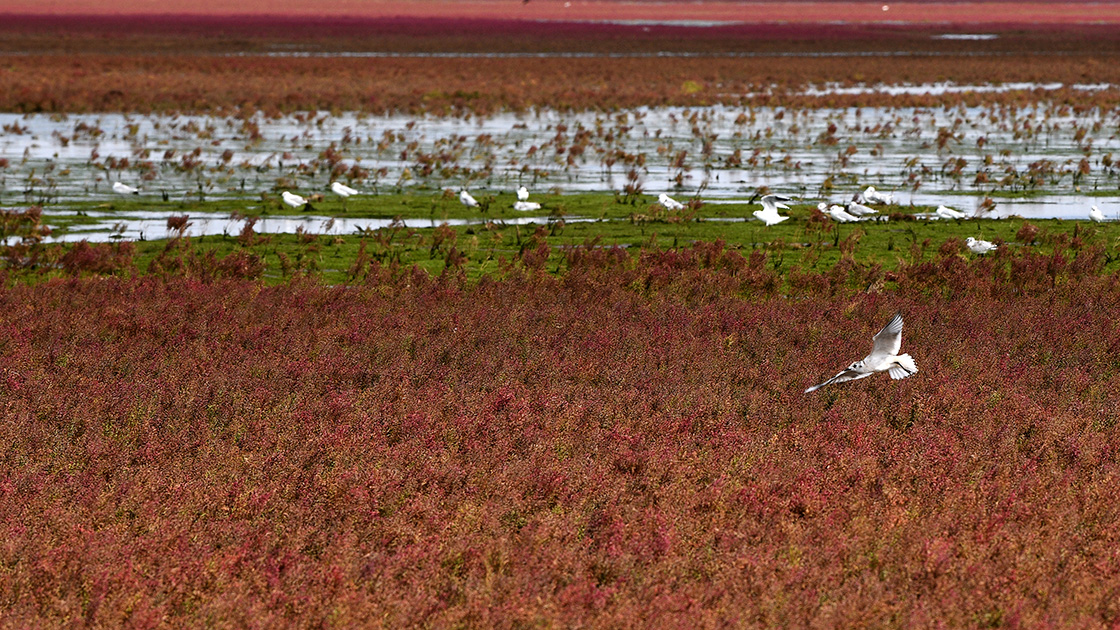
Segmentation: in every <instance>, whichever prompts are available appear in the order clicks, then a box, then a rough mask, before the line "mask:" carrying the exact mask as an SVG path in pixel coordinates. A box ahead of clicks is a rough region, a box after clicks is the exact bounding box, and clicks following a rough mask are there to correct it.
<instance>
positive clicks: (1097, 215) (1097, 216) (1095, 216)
mask: <svg viewBox="0 0 1120 630" xmlns="http://www.w3.org/2000/svg"><path fill="white" fill-rule="evenodd" d="M1089 218H1090V219H1092V220H1094V221H1096V222H1097V223H1100V222H1101V221H1104V213H1103V212H1101V209H1100V208H1098V207H1096V206H1091V207H1090V208H1089Z"/></svg>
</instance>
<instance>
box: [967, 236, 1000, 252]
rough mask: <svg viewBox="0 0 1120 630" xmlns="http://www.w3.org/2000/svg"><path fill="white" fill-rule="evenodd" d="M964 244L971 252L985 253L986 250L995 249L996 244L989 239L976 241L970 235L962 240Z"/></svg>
mask: <svg viewBox="0 0 1120 630" xmlns="http://www.w3.org/2000/svg"><path fill="white" fill-rule="evenodd" d="M964 244H965V245H968V248H969V249H971V250H972V253H973V254H981V255H983V254H987V253H988V252H990V251H992V250H993V249H996V247H997V246H996V244H995V243H992V242H991V241H978V240H976V239H974V238H972V237H971V236H970V237H968V238H966V239H965V240H964Z"/></svg>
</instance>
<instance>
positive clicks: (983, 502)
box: [0, 246, 1120, 628]
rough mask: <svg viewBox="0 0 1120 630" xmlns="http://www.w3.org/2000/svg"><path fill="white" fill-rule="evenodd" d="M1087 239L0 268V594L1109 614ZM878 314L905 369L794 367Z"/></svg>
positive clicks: (753, 623) (1110, 386) (1108, 344)
mask: <svg viewBox="0 0 1120 630" xmlns="http://www.w3.org/2000/svg"><path fill="white" fill-rule="evenodd" d="M530 259H531V257H527V260H530ZM1092 260H1093V258H1092V257H1089V261H1090V262H1088V263H1087V262H1086V260H1085V259H1081V258H1080V257H1079V258H1076V259H1072V260H1071V259H1067V258H1065V257H1064V256H1061V255H1055V256H1034V257H1027V258H1024V259H1023V260H1022V261H1021V262H1020V263H1018V264H1017V265H1016V266H1015V267H1014V269H1013V270H1012V272H1011V276H1001V274H1000V273H998V272H997V273H995V275H993V269H997V268H998V267H993V266H992V265H991V264H988V263H985V262H983V261H981V262H979V263H975V264H968V263H965V262H963V261H962V260H960V259H959V258H957V257H953V256H947V257H945V258H943V259H941V260H939V261H938V262H937V263H931V264H928V265H927V266H925V267H922V268H920V269H915V270H913V273H912V274H911V275H909V276H907V277H906V278H901V277H900V278H899V283H900V284H899V288H898V289H897V291H895V292H892V293H877V292H874V291H872V292H870V293H867V292H863V291H860V292H856V291H852V290H850V289H846V288H844V287H845V286H846V283H845V281H844V279H843V277H842V276H836V274H837V273H841V274H842V272H838V271H835V270H834V271H833V272H830V275H825V276H820V277H808V276H806V277H803V278H801V280H800V281H799V282H798V283H797V284H798V286H799V287H800V288H798V289H797V290H796V291H795V295H793V296H783V295H781V294H780V293H776V292H775V291H776V285H775V284H774V282H773V278H772V277H771V276H770V275H769V274H768V273H767V272H764V271H762V270H761V268H760V267H759V266H758V265H759V262H760V261H759V260H755V259H754V258H752V259H750V260H747V259H743V258H741V257H739V256H738V255H737V254H733V253H729V252H724V251H721V250H720V249H719V247H718V246H698V247H697V248H696V249H686V250H682V251H676V252H661V253H649V254H646V255H643V257H642V258H641V260H640V261H637V262H636V263H628V262H626V259H625V257H619V256H616V255H614V254H611V253H609V252H602V251H600V252H596V251H594V250H587V251H586V252H584V253H582V254H578V255H574V258H573V268H572V270H571V271H570V272H568V273H567V274H566V275H565V276H563V277H561V278H557V277H554V276H551V275H542V274H538V273H536V272H534V271H532V270H531V269H528V268H527V269H526V270H524V271H517V270H511V271H510V273H509V274H507V275H506V276H504V277H503V278H500V279H489V280H486V279H484V280H482V281H481V282H479V283H477V284H467V283H464V282H462V281H461V280H458V279H456V278H455V277H454V276H447V277H444V278H431V277H429V276H428V275H427V274H424V273H417V272H411V271H407V270H400V271H397V272H391V271H389V270H386V269H380V268H376V267H375V268H374V269H373V270H372V271H371V273H370V275H369V277H368V278H367V280H366V281H365V282H364V283H359V284H356V285H352V286H342V287H334V288H331V287H325V286H321V285H317V284H313V283H301V282H294V283H291V284H286V285H283V286H279V287H273V288H266V287H263V286H261V285H259V284H255V283H241V282H214V283H204V282H200V281H198V280H192V279H187V278H178V279H175V278H171V279H167V280H161V279H158V278H156V277H152V276H149V277H146V278H138V279H116V278H108V279H104V278H103V279H94V278H91V279H86V280H72V281H51V282H47V283H45V284H39V285H36V286H29V285H17V286H14V287H10V288H6V289H4V290H3V291H0V333H2V334H0V357H2V363H0V407H2V410H3V417H4V422H3V423H2V424H0V445H2V447H0V457H2V458H3V461H4V466H3V468H2V470H3V473H2V474H0V523H2V526H3V528H4V529H3V533H2V536H0V540H2V541H3V542H2V544H0V566H3V567H4V570H3V571H0V596H2V597H3V605H4V609H5V613H4V616H3V618H4V623H3V625H6V626H10V627H47V626H54V627H58V626H64V625H66V626H90V627H130V628H131V627H137V628H144V627H156V626H164V625H172V626H189V627H219V628H221V627H246V626H253V627H277V626H297V627H311V626H315V627H353V626H364V627H385V628H400V627H409V626H411V627H452V626H454V627H497V628H519V627H529V626H533V627H619V628H649V627H681V626H687V627H708V628H716V627H774V626H783V627H869V626H870V627H884V626H888V627H920V628H929V627H947V628H960V627H996V626H1000V627H1042V626H1053V627H1078V628H1093V627H1112V626H1114V625H1115V624H1116V623H1117V622H1118V621H1120V604H1118V602H1120V597H1118V594H1120V577H1118V576H1120V551H1118V549H1120V504H1118V503H1117V501H1116V500H1115V497H1116V496H1117V491H1118V489H1120V432H1118V431H1120V429H1118V428H1117V425H1116V422H1117V417H1118V411H1117V410H1118V409H1120V373H1118V370H1117V362H1116V356H1117V349H1118V348H1117V339H1118V338H1120V328H1118V325H1117V323H1116V318H1115V316H1114V314H1115V313H1116V312H1117V311H1118V309H1120V290H1118V286H1117V279H1116V277H1101V276H1100V275H1099V274H1097V273H1095V272H1093V270H1092V264H1093V263H1092V262H1091V261H1092ZM1097 263H1099V261H1097ZM1087 265H1088V266H1087ZM995 298H998V301H997V299H995ZM1009 305H1010V306H1009ZM896 311H900V312H902V313H903V314H904V316H905V318H906V328H905V330H904V341H903V350H904V351H907V352H909V353H911V354H912V355H913V356H914V357H915V359H916V360H917V362H918V366H919V368H920V370H921V371H920V372H919V373H918V374H917V375H915V376H914V377H912V378H909V379H907V380H905V381H899V382H893V381H891V380H889V379H888V378H886V377H885V376H882V375H881V377H877V378H870V379H866V380H862V381H859V382H856V383H849V384H845V385H843V386H836V387H830V388H826V389H823V390H821V391H819V392H816V393H815V394H813V395H804V394H802V390H803V389H804V388H805V387H806V386H807V385H809V384H811V383H813V382H817V381H819V380H821V379H822V378H823V377H827V376H829V375H831V374H832V373H834V372H835V371H836V370H838V369H840V368H841V367H842V366H843V365H846V364H847V363H848V362H849V361H851V360H853V359H855V358H857V357H859V356H862V354H863V353H864V352H865V351H866V350H867V348H868V344H869V337H870V336H871V335H872V334H873V333H874V332H875V331H876V330H878V327H879V326H881V325H882V323H883V322H885V321H886V320H887V318H889V317H890V316H891V315H892V314H893V313H894V312H896Z"/></svg>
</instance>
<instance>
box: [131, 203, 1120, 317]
mask: <svg viewBox="0 0 1120 630" xmlns="http://www.w3.org/2000/svg"><path fill="white" fill-rule="evenodd" d="M330 189H331V192H333V193H334V194H336V195H338V196H339V197H341V198H342V204H343V208H344V209H345V207H346V199H347V198H348V197H352V196H354V195H357V194H358V191H357V190H355V189H353V188H351V187H349V186H347V185H345V184H343V183H342V182H331V185H330ZM113 191H114V192H116V193H119V194H122V195H138V194H140V189H139V188H135V187H133V186H129V185H128V184H125V183H122V182H113ZM280 199H281V200H282V201H283V202H284V203H285V204H287V205H289V206H291V207H293V208H306V207H308V199H307V198H306V197H301V196H300V195H297V194H295V193H293V192H290V191H287V190H285V191H283V192H282V193H280ZM789 201H793V198H792V197H787V196H785V195H779V194H769V195H764V196H763V197H762V198H761V199H760V200H759V204H761V205H762V209H761V210H755V211H754V212H753V213H752V214H753V215H754V217H755V218H756V219H758V220H759V221H762V222H763V223H764V224H766V225H767V226H771V225H777V224H779V223H781V222H782V221H785V220H787V219H789V217H788V216H786V215H783V214H781V213H780V212H779V210H789V206H787V205H786V202H789ZM459 202H460V203H462V204H463V205H464V206H467V207H468V208H478V207H480V204H479V203H478V200H477V199H475V198H474V197H473V196H472V195H471V194H470V193H469V192H467V190H465V189H464V190H461V191H459ZM657 203H659V204H661V206H662V207H663V208H665V209H666V210H670V211H676V210H682V209H684V207H685V205H684V204H683V203H681V202H679V201H677V200H676V199H673V198H672V197H670V196H669V195H668V194H667V193H661V194H660V195H659V196H658V197H657ZM893 203H894V195H893V194H892V193H889V192H882V191H879V190H875V187H874V186H868V187H867V188H866V189H865V190H864V191H863V192H862V193H859V194H858V195H856V197H855V199H853V200H851V201H848V202H847V203H845V204H844V205H839V204H829V203H827V202H824V201H822V202H820V203H818V204H817V209H818V210H820V211H821V213H822V214H824V215H825V216H827V217H829V218H831V219H832V220H833V221H836V222H837V223H856V222H859V221H885V220H887V217H885V216H877V215H878V214H879V211H878V210H876V209H874V208H872V207H871V205H890V204H893ZM513 209H514V210H517V211H520V212H529V211H532V210H540V209H541V204H539V203H537V202H534V201H529V190H528V189H527V188H525V187H524V186H521V187H520V188H518V189H517V201H515V202H513ZM933 217H936V218H938V219H952V220H955V221H960V220H963V219H967V218H968V215H966V214H965V213H963V212H961V211H959V210H954V209H953V208H949V207H947V206H938V207H937V210H935V211H934V213H933ZM1089 219H1090V220H1092V221H1095V222H1097V223H1100V222H1102V221H1104V213H1103V212H1101V211H1100V209H1099V208H1097V207H1096V206H1092V207H1091V208H1090V209H1089ZM965 244H966V245H968V249H969V250H970V251H972V252H973V253H974V254H978V255H982V254H987V253H988V252H990V251H992V250H994V249H996V248H997V245H995V244H994V243H992V242H991V241H984V240H980V239H977V238H973V237H971V236H970V237H968V239H967V240H966V241H965ZM900 325H901V324H900Z"/></svg>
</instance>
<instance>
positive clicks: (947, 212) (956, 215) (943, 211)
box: [936, 206, 968, 219]
mask: <svg viewBox="0 0 1120 630" xmlns="http://www.w3.org/2000/svg"><path fill="white" fill-rule="evenodd" d="M936 214H937V216H939V217H941V218H942V219H967V218H968V215H967V214H965V213H963V212H961V211H960V210H954V209H952V208H950V207H948V206H937V211H936Z"/></svg>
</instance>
